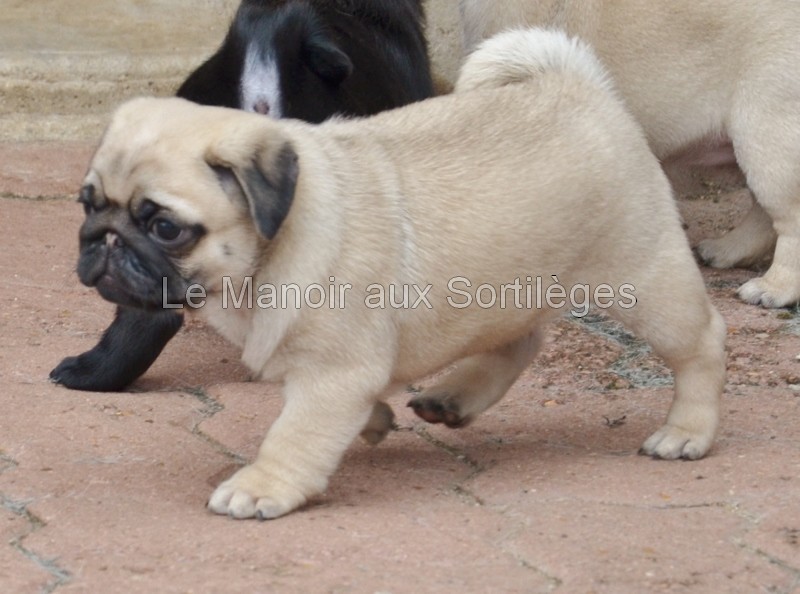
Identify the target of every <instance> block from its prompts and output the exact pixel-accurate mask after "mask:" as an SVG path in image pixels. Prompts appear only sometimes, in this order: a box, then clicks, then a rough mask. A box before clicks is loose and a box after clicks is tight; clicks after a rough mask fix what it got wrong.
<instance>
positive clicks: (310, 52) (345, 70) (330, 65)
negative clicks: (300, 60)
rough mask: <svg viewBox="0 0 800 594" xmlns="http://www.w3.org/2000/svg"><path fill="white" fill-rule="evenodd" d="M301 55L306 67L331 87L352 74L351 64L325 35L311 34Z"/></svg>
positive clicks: (346, 56)
mask: <svg viewBox="0 0 800 594" xmlns="http://www.w3.org/2000/svg"><path fill="white" fill-rule="evenodd" d="M303 54H304V58H305V61H306V63H307V64H308V67H309V68H311V70H313V71H314V72H315V73H316V74H317V76H319V77H320V78H322V79H323V80H326V81H327V82H329V83H331V84H333V85H340V84H341V83H342V82H343V81H344V80H345V79H346V78H348V77H349V76H350V75H351V74H353V62H352V60H350V56H348V55H347V54H346V53H344V52H343V51H342V50H341V49H339V47H338V46H337V45H336V43H335V42H334V41H333V40H332V39H330V38H329V37H328V36H327V35H323V34H320V33H314V34H312V35H311V36H310V37H309V38H308V39H306V42H305V45H304V47H303Z"/></svg>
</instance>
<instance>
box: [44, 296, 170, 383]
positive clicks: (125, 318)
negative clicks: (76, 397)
mask: <svg viewBox="0 0 800 594" xmlns="http://www.w3.org/2000/svg"><path fill="white" fill-rule="evenodd" d="M182 325H183V316H182V315H181V314H177V313H174V312H171V311H159V312H155V313H153V312H147V311H141V310H138V309H128V308H125V307H118V308H117V313H116V316H115V317H114V321H113V322H111V325H110V326H109V327H108V329H107V330H106V331H105V332H104V333H103V336H102V338H101V339H100V342H98V343H97V344H96V345H95V346H94V348H92V349H90V350H88V351H86V352H85V353H82V354H80V355H78V356H77V357H67V358H66V359H64V360H63V361H61V363H59V364H58V366H57V367H56V368H55V369H53V371H51V372H50V379H51V380H52V381H53V382H55V383H57V384H61V385H62V386H66V387H67V388H70V389H72V390H87V391H92V392H117V391H119V390H122V389H124V388H125V387H126V386H127V385H128V384H130V383H132V382H133V381H134V380H135V379H136V378H138V377H139V376H141V375H142V374H143V373H144V372H145V371H147V370H148V369H149V368H150V366H151V365H152V364H153V362H155V360H156V359H157V358H158V355H159V354H161V351H162V350H163V349H164V347H165V346H166V345H167V343H168V342H169V341H170V340H171V339H172V337H173V336H175V334H176V333H177V332H178V330H180V327H181V326H182Z"/></svg>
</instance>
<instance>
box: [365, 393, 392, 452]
mask: <svg viewBox="0 0 800 594" xmlns="http://www.w3.org/2000/svg"><path fill="white" fill-rule="evenodd" d="M394 428H395V423H394V411H392V408H391V407H390V406H389V405H388V404H386V403H385V402H376V403H375V406H374V407H373V408H372V414H371V415H370V417H369V421H367V424H366V425H365V426H364V428H363V429H362V430H361V437H362V438H363V439H364V441H366V442H367V443H368V444H369V445H378V444H379V443H380V442H382V441H383V440H384V439H386V436H387V435H389V431H391V430H392V429H394Z"/></svg>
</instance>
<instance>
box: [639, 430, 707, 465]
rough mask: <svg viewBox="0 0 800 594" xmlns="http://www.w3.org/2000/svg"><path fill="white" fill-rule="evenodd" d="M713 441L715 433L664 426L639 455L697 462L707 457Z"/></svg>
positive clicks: (643, 447) (650, 438) (645, 443)
mask: <svg viewBox="0 0 800 594" xmlns="http://www.w3.org/2000/svg"><path fill="white" fill-rule="evenodd" d="M713 440H714V434H713V431H712V432H708V434H705V433H699V432H692V431H688V430H686V429H681V428H680V427H675V426H674V425H664V426H663V427H662V428H661V429H659V430H658V431H656V432H655V433H653V435H651V436H650V437H649V438H648V439H647V441H645V442H644V444H643V445H642V448H641V449H640V450H639V453H640V454H645V455H647V456H652V457H653V458H658V459H661V460H677V459H678V458H684V459H686V460H697V459H699V458H702V457H703V456H705V455H706V452H708V450H709V448H711V442H712V441H713Z"/></svg>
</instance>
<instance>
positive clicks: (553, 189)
mask: <svg viewBox="0 0 800 594" xmlns="http://www.w3.org/2000/svg"><path fill="white" fill-rule="evenodd" d="M81 201H82V202H83V203H84V205H85V208H86V212H87V217H86V221H85V223H84V224H83V227H82V228H81V232H80V239H81V255H80V262H79V267H78V271H79V275H80V278H81V280H82V281H83V282H84V283H85V284H87V285H89V286H96V287H97V288H98V290H99V292H100V293H101V295H103V296H104V297H106V298H107V299H111V300H113V301H116V302H118V303H123V304H126V305H129V306H134V307H140V308H158V307H161V305H162V302H163V299H165V298H166V299H168V300H169V301H170V302H173V303H187V304H188V303H189V302H190V301H193V302H194V303H195V304H197V303H196V301H195V300H194V299H190V298H189V297H187V295H188V294H189V293H191V295H192V296H193V297H196V296H197V291H196V290H192V291H189V290H188V289H190V288H191V286H192V285H194V284H197V285H200V286H202V288H203V289H202V291H201V293H202V294H203V295H204V299H203V301H202V305H203V306H202V307H199V308H198V309H196V310H195V311H196V313H197V314H198V315H201V316H203V317H204V318H205V319H206V320H208V321H209V323H210V324H211V325H213V326H214V327H215V328H217V329H218V330H219V331H220V332H221V333H222V334H223V335H224V336H226V337H227V338H228V339H230V340H231V341H233V342H235V343H236V344H238V345H240V346H241V347H242V349H243V354H242V358H243V361H244V362H245V363H246V364H247V365H248V366H249V367H250V368H251V369H252V370H253V371H254V373H255V374H257V376H258V377H259V378H261V379H263V380H266V381H280V382H282V384H283V394H284V399H285V404H284V408H283V410H282V412H281V414H280V417H279V418H278V419H277V420H276V421H275V423H274V424H273V425H272V427H271V428H270V430H269V432H268V434H267V436H266V438H265V440H264V442H263V444H262V446H261V448H260V450H259V453H258V456H257V458H256V460H255V461H254V462H253V463H252V464H250V465H248V466H246V467H244V468H242V469H240V470H239V471H238V472H236V473H235V474H234V475H233V476H232V477H231V478H230V479H228V480H226V481H225V482H223V483H222V484H221V485H219V486H218V487H217V489H216V490H215V491H214V493H213V494H212V496H211V498H210V501H209V507H210V509H211V510H213V511H214V512H217V513H220V514H230V515H231V516H233V517H236V518H249V517H258V518H262V519H264V518H275V517H278V516H281V515H283V514H286V513H287V512H289V511H291V510H293V509H295V508H297V507H298V506H300V505H302V504H303V503H304V502H305V501H306V500H307V499H308V498H309V497H311V496H313V495H315V494H318V493H320V492H321V491H322V490H323V489H325V486H326V484H327V481H328V478H329V476H330V475H331V474H332V473H333V472H334V470H335V469H336V466H337V464H338V463H339V460H340V459H341V457H342V454H343V453H344V451H345V449H346V448H347V447H348V445H349V444H350V443H351V441H352V440H353V439H354V438H355V437H356V436H357V435H358V434H359V432H362V431H367V432H369V431H372V432H373V433H380V432H384V433H385V431H386V430H387V429H388V427H387V426H386V424H387V422H388V421H387V417H386V415H384V414H382V413H383V412H385V410H386V408H385V407H386V405H385V404H384V403H383V400H384V398H385V397H386V396H387V395H388V394H390V393H391V391H392V389H393V388H396V387H397V386H400V385H403V384H405V383H407V382H410V381H412V380H415V379H419V378H421V377H423V376H426V375H428V374H431V373H433V372H436V371H438V370H441V369H443V368H444V367H446V366H447V365H449V364H450V363H452V362H454V361H456V362H457V364H456V366H455V368H454V369H453V370H452V371H451V372H450V373H449V374H448V375H446V376H445V377H444V378H443V379H442V380H441V381H440V382H439V383H438V384H436V385H434V386H432V387H431V388H430V389H428V390H427V391H425V392H424V393H422V394H420V395H419V396H417V397H415V398H414V399H413V400H412V402H411V405H412V406H413V407H414V408H415V410H416V411H417V412H418V414H420V416H422V417H423V418H425V419H427V420H429V421H432V422H446V423H447V424H449V425H452V426H461V425H464V424H466V423H468V422H469V421H471V420H472V419H474V418H475V417H476V416H477V415H478V414H480V413H481V412H482V411H483V410H485V409H487V408H488V407H489V406H491V405H492V404H494V403H495V402H497V401H498V400H499V399H500V398H501V397H502V396H503V395H504V394H505V393H506V391H507V389H508V388H509V387H510V386H511V385H512V384H513V383H514V381H515V380H516V378H517V377H518V376H519V374H520V373H521V372H522V370H523V369H524V368H525V367H526V366H527V365H528V364H529V362H530V361H531V359H532V357H533V356H534V354H535V353H536V350H537V347H538V346H539V344H540V343H541V336H542V332H543V326H544V324H545V323H546V322H547V321H548V320H550V319H552V318H554V317H556V316H557V315H559V313H561V312H563V311H565V309H564V307H563V306H564V303H563V302H562V301H559V300H558V299H556V300H554V301H551V300H549V299H548V300H547V302H542V303H538V302H537V303H529V302H526V301H525V299H519V300H517V299H515V298H514V297H513V296H512V295H511V293H509V292H508V287H509V286H513V285H514V283H515V282H516V283H519V282H520V279H522V283H525V282H526V279H527V278H535V277H541V278H542V279H544V285H543V286H544V287H545V288H547V289H552V288H553V287H556V285H555V283H554V280H552V279H554V277H557V279H558V281H559V282H560V284H561V285H560V287H556V288H560V289H562V290H564V291H565V293H566V294H567V295H568V294H569V293H570V292H571V291H570V288H571V287H574V286H578V285H581V286H584V287H586V290H587V291H588V292H589V293H590V294H591V295H592V296H593V298H594V299H595V301H596V303H597V305H598V306H600V307H602V308H604V309H606V311H607V312H608V314H609V315H610V316H611V317H612V318H614V319H616V320H619V321H621V322H622V323H624V324H626V325H627V326H628V327H629V328H631V329H632V330H633V331H634V332H636V333H637V334H638V335H639V336H641V337H642V338H644V339H645V340H647V341H648V342H649V343H650V344H651V345H652V346H653V348H654V350H655V351H656V352H657V353H658V354H659V355H660V356H661V357H663V358H664V360H665V361H666V362H667V364H668V365H669V366H670V367H671V368H672V370H673V371H674V373H675V397H674V401H673V403H672V407H671V409H670V412H669V415H668V417H667V420H666V423H665V424H664V425H663V426H662V427H661V428H660V429H658V430H657V431H656V432H655V433H654V434H653V435H652V436H651V437H649V438H648V439H647V440H646V441H645V442H644V445H643V446H642V450H643V452H644V453H647V454H649V455H652V456H655V457H660V458H670V459H674V458H688V459H695V458H699V457H701V456H703V455H704V454H705V453H706V452H707V451H708V449H709V447H710V446H711V442H712V440H713V437H714V433H715V430H716V427H717V422H718V399H719V396H720V393H721V391H722V387H723V383H724V375H725V352H724V340H725V326H724V323H723V321H722V319H721V317H720V315H719V314H718V313H717V311H716V310H715V308H714V307H713V306H712V304H711V303H710V301H709V299H708V296H707V294H706V292H705V287H704V284H703V279H702V277H701V275H700V273H699V271H698V268H697V266H696V264H695V262H694V260H693V258H692V254H691V251H690V249H689V246H688V244H687V241H686V238H685V237H684V234H683V231H682V229H681V224H680V222H679V217H678V213H677V211H676V208H675V205H674V202H673V200H672V195H671V189H670V187H669V183H668V182H667V180H666V178H665V176H664V174H663V172H662V170H661V167H660V166H659V163H658V161H657V160H656V159H655V157H654V156H653V154H652V152H651V151H650V150H649V148H648V145H647V141H646V140H645V137H644V135H643V134H642V131H641V129H640V128H639V126H638V124H636V122H635V121H634V120H633V118H632V117H630V115H629V114H628V113H627V111H626V109H625V107H624V105H623V102H622V101H621V100H620V99H619V98H618V96H617V94H616V93H615V91H614V90H613V88H612V84H611V83H610V82H609V78H608V77H607V75H606V72H605V71H604V69H603V67H602V66H601V64H600V63H599V62H598V60H597V59H596V58H595V56H594V54H593V53H592V52H591V50H590V49H589V48H588V47H587V46H585V45H583V44H582V43H580V42H577V41H574V40H570V39H568V38H567V37H566V36H564V35H563V34H559V33H553V32H547V31H541V30H531V31H518V32H513V33H508V34H505V35H501V36H498V37H497V38H496V39H493V40H491V41H489V42H487V43H486V45H485V46H484V47H483V48H482V49H481V50H479V51H477V52H476V53H475V54H473V56H472V57H471V58H470V60H469V61H468V62H467V64H466V65H465V67H464V69H463V72H462V75H461V78H460V80H459V83H458V87H457V93H455V94H454V95H451V96H445V97H439V98H435V99H431V100H428V101H424V102H421V103H417V104H413V105H410V106H406V107H403V108H400V109H397V110H394V111H391V112H386V113H384V114H380V115H377V116H374V117H371V118H365V119H361V120H353V121H340V120H333V121H329V122H326V123H323V124H321V125H317V126H315V125H311V124H308V123H304V122H300V121H289V120H280V121H272V120H270V119H268V118H264V117H260V116H258V115H255V114H247V113H243V112H240V111H234V110H229V109H224V108H217V107H202V106H197V105H193V104H191V103H188V102H186V101H183V100H180V99H138V100H134V101H132V102H129V103H127V104H125V105H123V106H122V107H121V108H120V109H119V110H118V111H117V112H116V114H115V115H114V117H113V120H112V122H111V124H110V126H109V127H108V129H107V131H106V133H105V135H104V136H103V139H102V141H101V143H100V146H99V148H98V150H97V152H96V154H95V156H94V158H93V160H92V162H91V166H90V169H89V172H88V174H87V176H86V179H85V184H84V187H83V190H82V192H81ZM164 279H166V280H164ZM248 279H251V281H249V280H248ZM334 279H335V283H336V284H337V285H342V286H346V287H350V289H349V292H346V293H344V294H342V293H340V292H339V291H335V292H334V293H333V294H334V297H333V301H332V302H331V303H330V304H327V303H326V304H324V305H323V306H321V307H318V306H316V305H318V304H319V294H318V293H311V294H312V295H313V301H314V303H313V304H312V303H306V302H305V301H303V302H296V301H295V300H293V299H289V300H288V301H287V302H285V303H282V304H281V306H278V307H274V306H269V305H264V306H263V307H262V306H259V305H258V304H255V305H254V306H253V307H236V306H233V305H232V300H231V299H232V298H233V297H236V296H239V295H241V293H240V291H241V290H242V288H243V287H245V286H246V285H247V283H248V282H252V284H253V286H255V287H263V286H268V287H273V288H281V287H288V286H296V287H298V288H299V290H300V292H301V293H302V294H305V295H306V296H308V295H309V293H308V291H310V290H312V289H313V288H314V287H327V286H328V284H329V283H331V282H334ZM165 283H166V285H167V287H168V288H167V289H164V284H165ZM226 285H227V289H226ZM623 285H626V286H631V287H634V289H633V290H634V291H635V299H634V300H629V299H621V298H619V295H616V296H615V295H614V290H613V289H614V288H618V287H622V286H623ZM391 286H394V287H395V288H397V287H413V291H414V292H412V295H414V296H417V295H419V298H417V299H415V300H413V301H415V302H413V301H412V300H411V299H409V300H408V302H407V303H406V304H404V305H397V304H395V306H392V305H390V304H389V303H386V302H381V300H380V297H379V296H380V292H381V289H384V290H385V289H387V288H388V287H391ZM479 286H482V287H485V286H491V287H495V288H496V289H497V290H498V291H505V293H504V294H505V295H506V303H505V307H501V306H500V302H498V304H497V305H496V306H494V307H492V306H490V305H491V304H490V303H487V296H486V294H484V295H483V296H482V297H481V296H474V298H473V295H471V294H470V293H469V292H468V290H467V289H468V288H470V287H472V288H473V289H474V288H476V287H479ZM601 286H605V287H606V289H604V290H603V292H602V293H599V292H598V291H597V288H599V287H601ZM609 287H610V289H609ZM195 289H197V287H195ZM229 289H232V290H233V291H232V294H228V293H226V290H229ZM609 291H610V292H609ZM226 299H228V304H227V307H224V304H225V301H226ZM345 300H346V302H345ZM262 305H263V304H262ZM273 305H274V304H273ZM566 307H569V306H568V305H567V306H566Z"/></svg>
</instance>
